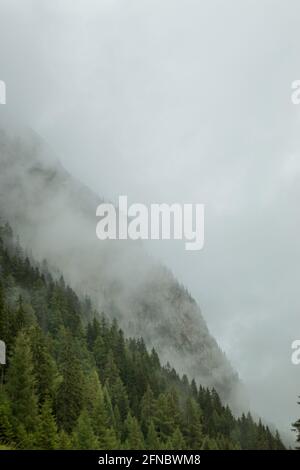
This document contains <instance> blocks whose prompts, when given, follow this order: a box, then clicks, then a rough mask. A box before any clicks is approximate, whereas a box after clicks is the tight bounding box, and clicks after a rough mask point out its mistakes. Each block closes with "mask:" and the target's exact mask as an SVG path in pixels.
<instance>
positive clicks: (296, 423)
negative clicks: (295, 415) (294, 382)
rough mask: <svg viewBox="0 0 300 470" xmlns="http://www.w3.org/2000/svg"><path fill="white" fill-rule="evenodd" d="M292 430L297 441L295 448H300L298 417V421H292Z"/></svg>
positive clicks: (299, 422) (299, 423) (299, 421)
mask: <svg viewBox="0 0 300 470" xmlns="http://www.w3.org/2000/svg"><path fill="white" fill-rule="evenodd" d="M299 398H300V397H299ZM298 405H300V402H299V401H298ZM293 431H295V432H296V433H297V436H296V442H297V446H296V450H300V419H298V421H296V422H295V423H293ZM278 437H279V436H278ZM279 441H280V438H279ZM298 444H299V445H298Z"/></svg>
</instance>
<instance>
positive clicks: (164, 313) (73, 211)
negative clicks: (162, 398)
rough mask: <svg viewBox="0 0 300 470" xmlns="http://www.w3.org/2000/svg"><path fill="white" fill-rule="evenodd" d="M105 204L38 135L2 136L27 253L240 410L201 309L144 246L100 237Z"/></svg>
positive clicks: (235, 386)
mask: <svg viewBox="0 0 300 470" xmlns="http://www.w3.org/2000/svg"><path fill="white" fill-rule="evenodd" d="M82 158H84V155H83V156H82ZM99 179H100V180H101V175H99ZM100 202H101V198H100V196H98V195H96V194H94V193H93V192H91V191H90V190H89V189H88V188H86V187H85V186H84V185H82V184H81V183H80V182H78V181H77V180H75V179H74V178H73V177H72V176H71V175H70V174H69V173H68V172H67V171H66V170H65V169H64V168H63V167H62V166H61V164H60V163H59V162H58V161H57V159H56V157H55V156H54V155H53V152H52V151H51V149H50V148H49V146H48V145H46V144H45V143H44V142H43V141H42V140H41V139H40V138H39V137H38V136H36V135H35V134H34V133H32V132H29V131H26V132H25V131H23V132H18V133H17V134H16V133H14V132H9V131H7V130H1V131H0V213H1V214H3V217H4V218H6V219H7V220H8V221H9V223H10V224H11V226H12V227H13V230H14V231H15V233H17V234H18V236H19V237H20V240H21V243H22V245H23V246H24V247H25V248H26V250H27V251H28V252H29V253H32V255H34V257H35V258H36V259H38V260H40V261H42V260H43V259H47V261H48V263H49V264H50V267H51V268H52V273H53V274H54V275H55V273H57V276H59V274H60V272H62V273H63V274H64V277H65V279H66V281H67V282H68V283H70V285H72V286H73V287H74V288H75V290H76V291H78V292H79V293H80V294H81V295H88V296H90V297H91V299H92V301H93V303H94V305H95V308H97V310H98V311H99V312H105V314H106V315H108V316H109V317H110V318H116V319H117V320H118V322H119V324H120V325H121V327H122V329H123V330H124V331H125V333H126V334H130V335H131V336H135V337H139V336H142V337H143V338H144V340H145V342H146V345H147V346H149V347H152V346H153V347H155V349H156V350H157V352H158V354H159V356H160V359H161V361H162V362H163V363H166V362H169V363H170V364H171V366H174V367H175V368H176V370H177V371H178V372H179V373H186V374H187V375H188V376H189V377H190V378H192V377H194V378H195V379H196V381H197V382H198V383H201V384H202V385H204V386H208V387H215V388H216V390H217V391H218V392H219V394H220V395H221V397H222V399H223V400H224V401H226V402H228V403H230V404H231V406H233V407H234V408H235V409H238V407H239V400H240V399H241V389H242V386H241V384H240V381H239V378H238V376H237V374H236V372H235V371H234V370H233V368H232V367H231V365H230V363H229V361H228V360H227V358H226V356H225V355H224V353H223V352H222V351H221V350H220V348H219V346H218V344H217V342H216V341H215V339H214V338H213V337H212V336H211V334H210V332H209V330H208V328H207V325H206V323H205V321H204V319H203V316H202V314H201V310H200V308H199V306H198V305H197V303H196V302H195V300H194V299H193V298H192V297H191V295H190V294H189V293H188V291H187V290H186V289H185V288H184V287H183V286H181V285H180V284H179V283H178V281H177V280H176V279H175V278H174V276H173V275H172V273H171V272H170V271H169V270H168V269H167V268H165V267H163V266H161V265H160V264H158V263H157V262H156V261H154V260H152V259H151V257H150V256H148V254H147V252H146V250H145V248H144V246H143V245H142V244H141V243H140V242H132V241H128V240H126V241H125V240H122V241H105V242H103V241H99V240H98V239H97V238H96V232H95V229H96V223H97V219H96V207H97V206H98V204H99V203H100ZM88 320H90V319H89V318H87V319H86V321H88Z"/></svg>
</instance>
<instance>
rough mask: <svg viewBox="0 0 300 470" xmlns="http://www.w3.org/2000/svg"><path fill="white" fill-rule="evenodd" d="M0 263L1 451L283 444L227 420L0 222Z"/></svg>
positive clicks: (205, 395)
mask: <svg viewBox="0 0 300 470" xmlns="http://www.w3.org/2000/svg"><path fill="white" fill-rule="evenodd" d="M0 266H1V269H0V338H1V339H3V340H4V341H5V342H6V345H7V351H8V364H7V366H6V368H5V375H4V384H3V385H2V386H0V448H21V449H105V450H109V449H118V448H119V449H121V448H122V449H123V448H124V449H145V448H146V449H150V450H159V449H174V450H180V449H195V450H197V449H282V448H284V446H283V444H282V442H281V439H280V436H279V435H278V434H276V435H275V436H274V435H273V434H272V433H271V432H270V430H269V429H268V427H266V426H264V425H263V424H262V423H261V422H259V423H256V422H255V421H254V420H253V419H252V417H251V415H250V414H248V415H242V416H241V417H240V418H238V419H236V418H234V417H233V415H232V413H231V411H230V409H229V408H228V407H225V406H223V405H222V403H221V401H220V398H219V396H218V394H217V392H216V391H215V390H208V389H206V388H203V387H201V386H200V387H198V386H197V384H196V382H195V381H193V380H192V381H191V383H189V380H188V378H187V377H186V376H183V377H182V378H180V377H179V376H178V374H177V373H176V371H175V370H174V369H172V368H171V367H170V366H166V367H162V365H161V364H160V361H159V357H158V355H157V353H156V351H155V350H154V349H152V351H151V352H148V351H147V348H146V346H145V343H144V341H143V340H142V339H130V338H125V337H124V334H123V332H122V330H120V328H119V326H118V324H117V322H116V321H115V320H114V321H112V323H110V322H109V321H108V319H107V318H106V317H105V315H103V314H101V315H99V314H98V313H97V312H95V311H93V310H92V305H91V301H90V300H89V299H86V298H85V299H83V300H80V299H79V298H78V297H77V295H76V294H75V292H74V291H73V290H72V289H71V288H70V287H69V286H67V285H66V283H65V282H64V280H63V278H62V277H61V278H59V279H54V278H53V277H52V275H51V274H50V273H49V271H48V268H47V266H46V263H43V264H42V266H37V265H36V264H35V263H34V262H33V261H31V260H30V259H29V258H28V257H26V256H25V255H24V253H23V252H22V249H21V248H20V246H19V245H18V244H17V243H15V242H14V240H13V234H12V231H11V229H10V228H9V226H5V227H0ZM87 319H92V320H91V321H90V322H89V323H87ZM294 426H295V429H296V430H297V432H298V442H300V441H299V439H300V437H299V436H300V424H299V421H298V422H297V423H295V425H294Z"/></svg>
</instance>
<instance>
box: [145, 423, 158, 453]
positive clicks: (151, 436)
mask: <svg viewBox="0 0 300 470" xmlns="http://www.w3.org/2000/svg"><path fill="white" fill-rule="evenodd" d="M146 447H147V449H149V450H159V449H160V442H159V439H158V435H157V432H156V429H155V426H154V423H153V421H152V420H151V421H150V422H149V425H148V433H147V438H146Z"/></svg>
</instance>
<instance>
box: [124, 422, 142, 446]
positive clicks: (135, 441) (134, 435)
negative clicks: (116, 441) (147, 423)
mask: <svg viewBox="0 0 300 470" xmlns="http://www.w3.org/2000/svg"><path fill="white" fill-rule="evenodd" d="M126 428H127V439H126V443H125V447H126V449H130V450H142V449H145V443H144V438H143V434H142V431H141V428H140V425H139V423H138V420H137V419H136V418H135V417H134V416H131V415H130V414H128V416H127V419H126Z"/></svg>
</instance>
